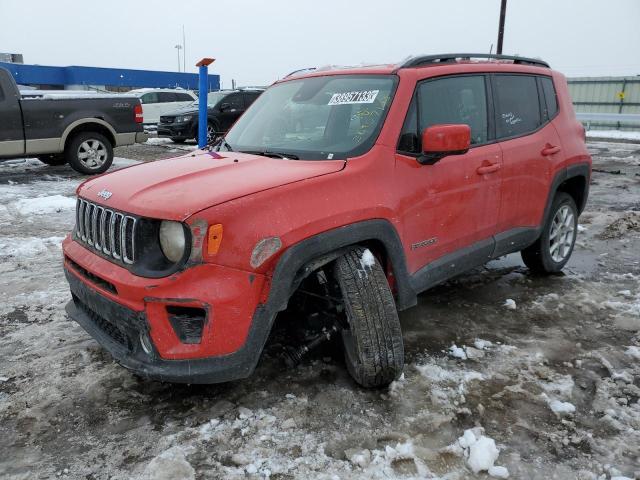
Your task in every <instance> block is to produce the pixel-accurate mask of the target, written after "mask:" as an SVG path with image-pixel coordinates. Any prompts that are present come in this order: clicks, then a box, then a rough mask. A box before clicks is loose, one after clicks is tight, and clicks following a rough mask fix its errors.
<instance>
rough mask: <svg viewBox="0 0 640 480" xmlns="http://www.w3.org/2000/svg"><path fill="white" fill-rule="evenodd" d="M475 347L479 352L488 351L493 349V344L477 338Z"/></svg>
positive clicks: (474, 342) (474, 343)
mask: <svg viewBox="0 0 640 480" xmlns="http://www.w3.org/2000/svg"><path fill="white" fill-rule="evenodd" d="M473 346H474V347H476V348H477V349H478V350H486V349H487V348H490V347H492V346H493V343H492V342H490V341H489V340H482V339H481V338H476V339H475V340H474V341H473Z"/></svg>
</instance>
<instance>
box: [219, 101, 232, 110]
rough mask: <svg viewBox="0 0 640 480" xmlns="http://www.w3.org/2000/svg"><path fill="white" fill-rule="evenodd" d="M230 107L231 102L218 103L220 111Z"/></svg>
mask: <svg viewBox="0 0 640 480" xmlns="http://www.w3.org/2000/svg"><path fill="white" fill-rule="evenodd" d="M230 108H231V104H230V103H226V102H225V103H221V104H220V111H221V112H224V111H226V110H229V109H230Z"/></svg>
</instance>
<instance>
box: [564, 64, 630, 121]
mask: <svg viewBox="0 0 640 480" xmlns="http://www.w3.org/2000/svg"><path fill="white" fill-rule="evenodd" d="M567 80H568V83H569V93H570V94H571V98H572V100H573V105H574V107H575V110H576V112H579V113H614V114H620V113H621V114H640V76H635V77H580V78H568V79H567ZM589 123H590V124H589V127H590V128H591V129H607V130H611V129H620V130H638V129H639V126H638V124H637V123H635V124H632V123H626V122H624V121H623V122H603V121H598V122H589Z"/></svg>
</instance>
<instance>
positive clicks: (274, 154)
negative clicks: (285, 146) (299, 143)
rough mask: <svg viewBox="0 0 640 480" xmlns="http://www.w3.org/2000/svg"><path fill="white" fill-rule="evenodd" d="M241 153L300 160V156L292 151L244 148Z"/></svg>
mask: <svg viewBox="0 0 640 480" xmlns="http://www.w3.org/2000/svg"><path fill="white" fill-rule="evenodd" d="M240 153H250V154H251V155H262V156H263V157H270V158H284V159H290V160H300V157H298V156H297V155H293V154H291V153H280V152H271V151H268V150H264V151H262V150H242V151H241V152H240Z"/></svg>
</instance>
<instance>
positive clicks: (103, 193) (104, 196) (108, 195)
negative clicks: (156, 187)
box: [98, 189, 113, 200]
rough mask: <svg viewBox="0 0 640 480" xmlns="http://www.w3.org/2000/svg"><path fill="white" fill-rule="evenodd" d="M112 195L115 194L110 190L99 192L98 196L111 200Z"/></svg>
mask: <svg viewBox="0 0 640 480" xmlns="http://www.w3.org/2000/svg"><path fill="white" fill-rule="evenodd" d="M111 195H113V193H111V192H110V191H109V190H104V189H102V190H100V191H99V192H98V196H99V197H102V198H104V199H105V200H109V199H110V198H111Z"/></svg>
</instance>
